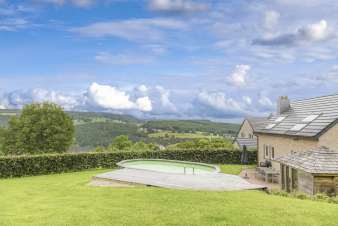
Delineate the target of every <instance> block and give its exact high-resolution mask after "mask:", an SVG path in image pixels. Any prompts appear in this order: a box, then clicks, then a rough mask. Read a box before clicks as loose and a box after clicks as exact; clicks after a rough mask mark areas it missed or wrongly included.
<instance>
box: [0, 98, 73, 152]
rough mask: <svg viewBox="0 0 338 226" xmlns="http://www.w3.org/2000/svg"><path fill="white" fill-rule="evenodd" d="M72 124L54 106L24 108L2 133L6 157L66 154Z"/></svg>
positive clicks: (60, 110)
mask: <svg viewBox="0 0 338 226" xmlns="http://www.w3.org/2000/svg"><path fill="white" fill-rule="evenodd" d="M74 130H75V129H74V124H73V120H72V119H71V118H70V117H69V116H68V115H67V114H66V113H65V112H64V111H63V109H62V108H61V107H59V106H58V105H56V104H53V103H47V102H45V103H35V104H30V105H26V106H25V107H24V108H23V110H22V112H21V114H20V116H18V117H17V116H15V117H12V118H11V119H10V121H9V126H8V129H7V131H6V132H5V139H4V145H3V149H4V152H5V154H13V155H20V154H40V153H55V152H65V151H67V149H68V148H69V147H70V146H71V144H72V143H73V140H74Z"/></svg>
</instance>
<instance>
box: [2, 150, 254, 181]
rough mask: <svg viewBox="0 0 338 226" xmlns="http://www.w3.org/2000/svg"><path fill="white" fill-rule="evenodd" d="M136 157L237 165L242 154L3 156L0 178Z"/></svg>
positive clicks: (110, 165)
mask: <svg viewBox="0 0 338 226" xmlns="http://www.w3.org/2000/svg"><path fill="white" fill-rule="evenodd" d="M137 158H145V159H150V158H154V159H174V160H185V161H193V162H204V163H219V164H230V163H231V164H236V163H240V160H241V152H239V151H228V150H184V151H182V150H172V151H135V152H129V151H123V152H92V153H78V154H75V153H74V154H48V155H33V156H6V157H0V178H7V177H21V176H29V175H42V174H51V173H62V172H71V171H80V170H85V169H93V168H114V167H116V163H118V162H119V161H122V160H126V159H137ZM255 161H256V153H255V152H251V153H250V154H249V163H250V164H253V163H255Z"/></svg>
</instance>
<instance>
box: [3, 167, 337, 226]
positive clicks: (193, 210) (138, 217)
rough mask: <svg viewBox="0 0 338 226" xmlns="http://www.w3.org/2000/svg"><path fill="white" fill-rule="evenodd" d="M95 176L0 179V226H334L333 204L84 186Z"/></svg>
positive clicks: (254, 193)
mask: <svg viewBox="0 0 338 226" xmlns="http://www.w3.org/2000/svg"><path fill="white" fill-rule="evenodd" d="M100 172H102V170H101V171H86V172H79V173H67V174H57V175H49V176H37V177H26V178H19V179H7V180H0V194H1V195H0V225H5V226H11V225H24V226H33V225H34V226H40V225H43V226H45V225H60V226H61V225H62V226H65V225H69V226H77V225H81V226H87V225H97V226H101V225H102V226H105V225H107V226H108V225H109V226H115V225H116V226H150V225H157V226H165V225H168V226H169V225H170V226H179V225H180V226H192V225H194V226H198V225H200V226H208V225H212V226H226V225H229V226H230V225H231V226H236V225H238V226H249V225H251V226H271V225H273V226H275V225H290V226H295V225H300V226H303V225H316V226H321V225H325V226H329V225H337V222H338V214H337V213H338V205H335V204H329V203H322V202H313V201H309V200H298V199H291V198H285V197H279V196H273V195H267V194H265V193H264V192H259V191H242V192H197V191H181V190H169V189H160V188H149V187H136V188H111V187H90V186H88V185H87V184H88V182H89V181H90V179H91V177H92V176H93V175H95V174H97V173H100Z"/></svg>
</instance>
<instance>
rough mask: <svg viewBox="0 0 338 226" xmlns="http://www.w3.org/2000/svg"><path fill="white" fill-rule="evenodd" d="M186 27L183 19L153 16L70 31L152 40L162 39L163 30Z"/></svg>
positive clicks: (96, 35) (93, 35)
mask: <svg viewBox="0 0 338 226" xmlns="http://www.w3.org/2000/svg"><path fill="white" fill-rule="evenodd" d="M186 27H187V26H186V24H185V23H184V22H183V21H180V20H177V19H171V18H151V19H129V20H122V21H107V22H98V23H93V24H89V25H87V26H84V27H76V28H72V29H71V30H70V31H72V32H74V33H77V34H79V35H83V36H88V37H96V38H101V37H118V38H122V39H126V40H129V41H136V42H151V41H160V40H162V39H163V38H164V34H163V30H167V29H170V30H177V29H179V30H181V29H185V28H186ZM145 34H147V35H145Z"/></svg>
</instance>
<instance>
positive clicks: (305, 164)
mask: <svg viewBox="0 0 338 226" xmlns="http://www.w3.org/2000/svg"><path fill="white" fill-rule="evenodd" d="M274 161H276V162H280V163H283V164H285V165H288V166H291V167H293V168H296V169H300V170H303V171H305V172H308V173H313V174H338V153H337V152H335V151H332V150H330V149H328V148H326V147H318V148H315V149H312V150H309V151H305V152H300V153H295V154H290V155H286V156H282V157H279V158H276V159H275V160H274Z"/></svg>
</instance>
